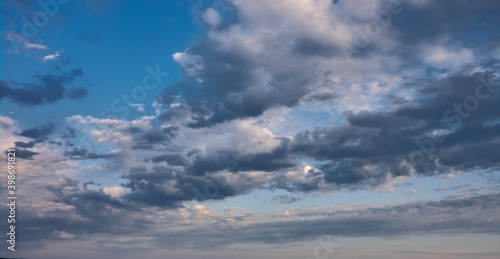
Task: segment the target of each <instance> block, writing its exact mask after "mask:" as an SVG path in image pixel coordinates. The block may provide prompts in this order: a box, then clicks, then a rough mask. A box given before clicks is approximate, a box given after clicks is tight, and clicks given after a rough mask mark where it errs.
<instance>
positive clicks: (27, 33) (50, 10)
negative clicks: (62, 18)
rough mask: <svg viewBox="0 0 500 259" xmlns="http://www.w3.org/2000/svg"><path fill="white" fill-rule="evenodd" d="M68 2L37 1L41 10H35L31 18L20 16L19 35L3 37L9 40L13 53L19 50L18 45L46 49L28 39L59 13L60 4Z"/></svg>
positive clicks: (62, 0) (64, 0)
mask: <svg viewBox="0 0 500 259" xmlns="http://www.w3.org/2000/svg"><path fill="white" fill-rule="evenodd" d="M69 2H70V0H46V1H44V0H40V1H38V2H37V3H38V6H39V7H40V8H41V10H40V11H37V12H35V13H34V14H33V16H32V17H31V19H29V18H28V17H26V16H23V17H22V18H21V21H22V27H21V35H17V34H15V33H8V34H7V35H6V37H5V38H6V39H8V40H9V41H10V44H11V45H12V48H13V49H14V53H18V52H19V47H22V48H27V49H29V48H35V49H46V46H43V45H41V44H36V43H30V42H29V41H28V39H32V38H34V37H35V36H36V35H37V34H38V32H39V30H40V29H41V28H43V27H45V26H46V25H47V24H48V23H49V20H50V18H54V17H55V16H56V15H57V14H58V13H59V10H60V7H61V5H66V4H68V3H69Z"/></svg>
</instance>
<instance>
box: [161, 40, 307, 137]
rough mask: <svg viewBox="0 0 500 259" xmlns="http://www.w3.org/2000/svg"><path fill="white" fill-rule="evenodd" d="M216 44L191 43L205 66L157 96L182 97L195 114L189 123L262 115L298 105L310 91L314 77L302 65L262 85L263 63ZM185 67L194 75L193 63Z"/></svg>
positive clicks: (165, 98) (165, 99)
mask: <svg viewBox="0 0 500 259" xmlns="http://www.w3.org/2000/svg"><path fill="white" fill-rule="evenodd" d="M213 44H215V43H214V42H210V41H209V40H207V41H205V42H202V43H200V44H198V45H195V46H192V47H190V48H189V50H188V51H187V52H186V53H188V54H189V55H191V56H193V57H200V59H202V60H203V66H201V67H200V68H199V69H198V70H197V71H196V76H187V77H186V79H185V80H184V81H182V82H179V83H175V84H172V85H170V86H168V87H166V88H165V89H164V90H163V93H162V94H161V95H160V96H159V98H158V101H159V102H160V103H165V104H169V103H171V102H172V101H173V100H176V99H178V98H179V97H182V99H183V101H185V103H186V104H187V105H188V106H189V107H190V109H191V111H192V112H194V114H195V116H193V120H194V122H192V123H190V124H189V126H190V127H194V128H198V127H210V126H212V125H215V124H218V123H222V122H226V121H230V120H233V119H237V118H245V117H255V116H259V115H261V114H262V113H263V112H264V111H265V110H267V109H269V108H272V107H276V106H286V107H292V106H296V105H297V104H298V103H299V99H300V98H301V97H302V96H304V95H305V94H306V93H307V85H308V83H309V82H310V81H311V78H310V76H309V75H307V74H304V73H303V71H301V69H300V68H299V67H295V68H294V67H291V68H290V71H286V72H277V73H275V74H274V75H273V77H272V78H271V79H270V80H269V83H267V84H266V85H259V84H256V83H257V82H256V80H257V78H256V76H255V74H256V73H257V72H258V70H259V69H261V68H262V67H261V65H262V64H261V63H259V62H258V61H256V60H254V59H253V57H249V56H246V55H245V54H243V53H242V52H240V51H222V50H218V49H216V48H214V46H213ZM183 70H184V72H185V73H186V74H187V75H191V74H192V70H193V67H192V66H187V67H184V68H183ZM293 70H296V71H293ZM199 80H202V83H200V81H199ZM165 113H166V115H164V116H163V118H164V119H166V120H168V119H170V118H171V115H170V113H171V112H170V111H166V112H165Z"/></svg>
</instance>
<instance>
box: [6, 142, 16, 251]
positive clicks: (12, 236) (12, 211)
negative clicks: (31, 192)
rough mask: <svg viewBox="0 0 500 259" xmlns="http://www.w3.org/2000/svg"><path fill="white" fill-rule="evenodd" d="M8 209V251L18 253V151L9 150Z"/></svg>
mask: <svg viewBox="0 0 500 259" xmlns="http://www.w3.org/2000/svg"><path fill="white" fill-rule="evenodd" d="M7 169H8V174H7V191H8V195H7V200H8V201H9V203H7V207H8V209H9V216H8V219H7V222H8V223H9V229H8V230H9V232H8V233H7V236H8V238H7V243H9V246H8V249H9V250H11V251H16V200H17V195H16V181H17V180H16V150H15V149H9V150H7Z"/></svg>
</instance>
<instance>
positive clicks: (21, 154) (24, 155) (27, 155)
mask: <svg viewBox="0 0 500 259" xmlns="http://www.w3.org/2000/svg"><path fill="white" fill-rule="evenodd" d="M16 147H17V146H16ZM7 153H8V152H7V151H5V154H7ZM38 154H39V153H37V152H33V151H31V150H29V149H26V148H16V158H20V159H26V160H33V157H34V156H36V155H38Z"/></svg>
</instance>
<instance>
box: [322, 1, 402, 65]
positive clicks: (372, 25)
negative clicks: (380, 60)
mask: <svg viewBox="0 0 500 259" xmlns="http://www.w3.org/2000/svg"><path fill="white" fill-rule="evenodd" d="M403 10H404V7H403V5H402V4H401V2H400V1H399V0H390V1H389V2H388V3H387V6H386V8H385V9H381V10H378V11H374V10H373V9H372V10H370V14H371V15H372V17H373V19H372V20H370V21H368V22H366V23H365V24H364V26H361V27H360V26H354V31H355V33H354V36H353V38H352V43H351V44H350V45H348V46H341V49H342V52H343V53H344V58H345V59H346V60H348V59H349V58H350V57H351V56H352V55H353V54H359V53H361V50H362V49H364V48H366V47H368V46H369V45H370V43H371V42H372V40H373V38H375V37H377V36H378V35H379V34H381V33H382V31H383V30H384V29H386V28H387V26H388V25H389V23H390V22H391V19H392V15H395V14H399V13H401V12H402V11H403ZM330 25H332V27H333V29H334V30H336V27H335V25H334V24H330Z"/></svg>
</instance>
